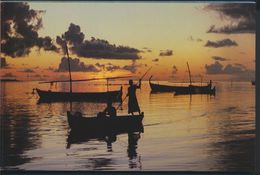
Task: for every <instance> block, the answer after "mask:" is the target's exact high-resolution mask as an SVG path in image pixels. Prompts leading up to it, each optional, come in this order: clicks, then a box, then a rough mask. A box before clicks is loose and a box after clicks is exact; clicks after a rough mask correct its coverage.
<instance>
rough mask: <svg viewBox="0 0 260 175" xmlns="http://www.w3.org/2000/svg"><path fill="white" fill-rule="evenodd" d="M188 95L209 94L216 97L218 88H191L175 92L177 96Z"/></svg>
mask: <svg viewBox="0 0 260 175" xmlns="http://www.w3.org/2000/svg"><path fill="white" fill-rule="evenodd" d="M186 94H208V95H215V94H216V88H215V87H214V88H211V87H210V86H189V87H186V88H183V89H178V90H176V91H175V95H186Z"/></svg>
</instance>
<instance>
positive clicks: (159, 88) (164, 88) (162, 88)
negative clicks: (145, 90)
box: [149, 76, 187, 92]
mask: <svg viewBox="0 0 260 175" xmlns="http://www.w3.org/2000/svg"><path fill="white" fill-rule="evenodd" d="M152 77H153V76H151V77H150V78H149V84H150V87H151V92H175V91H176V90H182V89H186V88H187V87H186V86H170V85H163V84H159V83H158V84H156V83H152V82H151V79H152Z"/></svg>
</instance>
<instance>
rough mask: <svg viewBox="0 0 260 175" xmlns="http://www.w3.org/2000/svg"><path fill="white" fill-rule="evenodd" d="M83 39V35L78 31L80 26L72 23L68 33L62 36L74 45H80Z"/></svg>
mask: <svg viewBox="0 0 260 175" xmlns="http://www.w3.org/2000/svg"><path fill="white" fill-rule="evenodd" d="M84 37H85V35H84V33H82V32H81V31H80V26H78V25H75V24H73V23H71V24H70V26H69V29H68V31H67V32H65V33H64V34H63V38H64V39H65V40H66V41H68V42H69V43H71V44H74V45H76V44H82V43H83V41H84Z"/></svg>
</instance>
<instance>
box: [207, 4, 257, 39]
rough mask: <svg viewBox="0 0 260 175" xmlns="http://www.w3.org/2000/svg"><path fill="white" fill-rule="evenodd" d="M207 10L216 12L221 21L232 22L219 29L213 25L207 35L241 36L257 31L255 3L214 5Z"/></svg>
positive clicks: (210, 5)
mask: <svg viewBox="0 0 260 175" xmlns="http://www.w3.org/2000/svg"><path fill="white" fill-rule="evenodd" d="M205 9H206V10H213V11H216V12H218V13H219V14H220V18H221V19H226V20H229V21H230V24H228V25H225V26H222V27H219V28H217V27H215V25H212V26H211V27H210V29H209V30H208V31H207V33H224V34H239V33H255V31H256V21H255V16H256V7H255V3H212V4H209V5H207V6H206V7H205Z"/></svg>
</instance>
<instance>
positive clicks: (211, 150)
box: [0, 81, 255, 171]
mask: <svg viewBox="0 0 260 175" xmlns="http://www.w3.org/2000/svg"><path fill="white" fill-rule="evenodd" d="M117 83H119V84H120V83H122V84H125V83H127V82H126V81H125V82H123V81H121V82H117ZM161 83H165V82H161ZM215 85H216V88H217V91H216V96H215V97H214V96H208V95H192V96H190V95H180V96H174V94H173V93H156V94H151V93H150V87H149V83H148V82H146V81H144V82H143V85H142V88H141V89H140V90H137V98H138V101H139V105H140V108H141V110H142V111H144V114H145V117H144V120H143V125H144V133H141V134H140V135H136V136H135V139H134V142H131V141H129V136H128V134H121V135H117V136H116V140H115V142H113V143H112V145H108V144H107V143H106V142H105V141H104V140H102V139H91V140H86V141H82V142H79V143H73V144H71V145H70V147H69V148H68V147H67V144H68V143H67V139H68V137H69V128H68V124H67V117H66V111H67V110H69V108H70V104H69V103H67V102H66V103H38V97H37V95H36V94H32V89H33V88H36V87H38V88H41V89H48V88H49V85H42V84H38V82H2V83H1V108H0V114H1V152H0V153H1V154H0V155H1V156H0V157H1V169H5V170H13V169H18V170H112V171H113V170H116V171H125V170H126V171H139V170H145V171H254V168H255V165H254V164H255V159H254V153H255V150H254V149H255V147H254V144H255V86H252V85H251V84H250V83H249V82H233V83H232V84H231V83H230V82H216V83H215ZM52 88H53V90H68V84H66V83H64V84H59V85H57V87H55V86H54V87H52ZM73 89H74V90H75V91H103V90H106V86H105V85H102V83H99V85H97V84H96V83H75V84H74V87H73ZM110 89H119V86H111V87H110ZM126 89H127V85H123V90H124V95H123V97H124V96H125V90H126ZM114 105H115V106H117V105H118V103H115V104H114ZM105 106H106V104H102V103H90V102H74V103H72V108H73V110H75V111H81V112H82V113H84V114H85V116H86V117H89V116H95V115H96V114H97V112H99V111H102V110H103V109H104V108H105ZM118 113H119V114H126V113H127V100H126V101H125V102H124V103H123V107H122V109H120V110H119V111H118ZM82 134H84V133H82Z"/></svg>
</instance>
